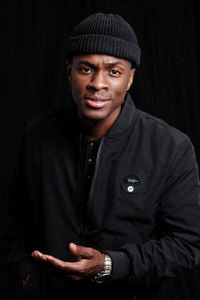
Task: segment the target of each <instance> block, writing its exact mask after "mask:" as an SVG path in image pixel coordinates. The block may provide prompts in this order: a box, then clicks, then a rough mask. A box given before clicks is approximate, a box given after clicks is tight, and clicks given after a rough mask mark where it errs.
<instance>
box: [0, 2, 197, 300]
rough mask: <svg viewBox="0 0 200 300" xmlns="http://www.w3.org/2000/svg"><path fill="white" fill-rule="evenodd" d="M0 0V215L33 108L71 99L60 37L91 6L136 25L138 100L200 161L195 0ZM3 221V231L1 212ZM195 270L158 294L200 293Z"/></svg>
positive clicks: (135, 94) (178, 296) (35, 110)
mask: <svg viewBox="0 0 200 300" xmlns="http://www.w3.org/2000/svg"><path fill="white" fill-rule="evenodd" d="M0 6H1V7H0V8H1V11H0V14H1V15H0V17H1V18H0V24H1V40H2V43H1V56H0V61H1V70H2V76H3V80H1V82H2V88H1V92H0V95H1V117H0V122H1V126H0V128H1V155H0V159H1V162H0V165H1V168H0V176H1V186H0V193H1V194H0V195H1V202H0V213H1V216H2V214H3V209H4V206H5V202H6V195H7V186H8V184H9V182H10V180H11V178H12V174H13V170H14V166H15V162H16V154H17V149H18V146H19V141H20V136H21V134H22V132H23V129H24V126H25V124H26V123H27V122H28V120H30V119H31V118H32V117H33V116H34V115H35V114H37V113H40V112H45V111H47V110H50V109H52V108H54V107H57V106H62V105H65V104H66V103H68V95H69V93H70V91H69V87H68V85H67V83H66V79H65V64H64V36H65V35H67V34H68V33H69V32H70V31H71V29H72V28H73V27H74V25H75V24H76V23H77V21H79V20H81V19H82V18H84V17H86V16H88V15H89V14H91V13H93V12H99V11H101V12H109V13H110V12H112V13H117V14H120V15H121V16H122V17H124V18H125V19H126V20H127V21H128V22H129V23H130V24H131V25H132V26H133V27H134V29H135V31H136V33H137V36H138V40H139V43H140V46H141V49H142V57H141V66H140V67H139V69H138V70H137V72H136V75H135V81H134V84H133V87H132V89H131V94H132V95H133V98H134V100H135V103H136V105H137V106H138V108H140V109H143V110H145V111H147V112H149V113H151V114H153V115H155V116H157V117H160V118H162V119H164V120H165V121H167V122H168V123H170V124H171V125H173V126H175V127H177V128H179V129H180V130H181V131H183V132H185V133H186V134H187V135H189V136H190V138H191V140H192V142H193V144H194V147H195V150H196V154H197V160H198V163H199V164H200V139H199V127H200V103H199V98H200V84H199V83H200V82H199V81H200V60H199V53H200V43H199V36H200V2H199V1H198V0H196V1H195V0H190V1H183V0H182V1H178V0H176V1H171V0H168V1H167V0H166V1H165V0H163V1H159V0H157V1H156V0H146V1H145V0H135V1H134V0H132V1H119V0H115V1H108V0H101V1H97V0H88V1H79V0H71V1H67V0H66V1H48V0H24V1H21V0H7V2H6V3H3V2H1V4H0ZM161 142H162V141H161ZM0 222H1V224H0V225H1V226H0V231H1V233H3V231H4V230H3V226H4V225H3V221H2V217H1V221H0ZM4 252H5V249H4V244H2V247H1V248H0V254H1V263H0V267H1V278H0V279H1V280H0V282H1V283H3V284H2V288H3V290H4V289H5V290H6V291H7V278H6V276H5V274H6V273H5V262H4V260H5V259H4V256H5V253H4ZM199 275H200V271H199V270H198V268H197V270H194V271H192V272H189V273H188V274H185V275H184V276H183V277H181V278H180V279H176V280H169V281H168V284H167V287H166V286H162V287H161V288H160V290H159V295H158V299H182V300H183V299H193V300H194V299H200V287H199V283H198V280H199V279H198V277H200V276H199ZM183 285H184V288H183ZM170 293H171V295H176V297H175V298H173V297H174V296H170ZM5 299H7V298H5ZM12 299H14V297H13V298H12Z"/></svg>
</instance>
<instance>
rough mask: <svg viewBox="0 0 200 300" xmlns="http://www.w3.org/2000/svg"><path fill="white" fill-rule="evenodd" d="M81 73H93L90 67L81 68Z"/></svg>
mask: <svg viewBox="0 0 200 300" xmlns="http://www.w3.org/2000/svg"><path fill="white" fill-rule="evenodd" d="M79 71H80V72H81V73H82V74H89V73H92V69H91V68H89V67H80V68H79Z"/></svg>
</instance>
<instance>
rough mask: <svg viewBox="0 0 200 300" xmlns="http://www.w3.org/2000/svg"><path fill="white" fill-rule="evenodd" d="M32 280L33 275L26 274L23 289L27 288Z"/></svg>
mask: <svg viewBox="0 0 200 300" xmlns="http://www.w3.org/2000/svg"><path fill="white" fill-rule="evenodd" d="M30 278H31V273H28V274H26V276H25V277H24V279H23V280H22V287H23V288H25V287H26V286H27V284H28V282H29V280H30Z"/></svg>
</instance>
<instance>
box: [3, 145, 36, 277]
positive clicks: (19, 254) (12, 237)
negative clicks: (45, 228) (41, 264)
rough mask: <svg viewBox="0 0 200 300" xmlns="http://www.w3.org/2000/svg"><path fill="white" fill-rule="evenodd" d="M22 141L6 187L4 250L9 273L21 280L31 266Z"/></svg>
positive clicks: (28, 212)
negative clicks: (8, 184)
mask: <svg viewBox="0 0 200 300" xmlns="http://www.w3.org/2000/svg"><path fill="white" fill-rule="evenodd" d="M23 144H24V142H23V143H22V146H21V149H20V151H19V159H18V162H17V166H16V169H15V173H14V176H13V180H12V183H11V185H10V187H9V189H8V200H7V203H6V211H5V221H6V233H5V238H6V252H7V257H6V260H7V264H8V268H9V269H11V274H13V275H14V276H17V278H18V279H19V280H20V281H21V280H22V279H23V278H24V276H25V275H26V274H27V273H30V272H31V270H32V267H33V259H32V257H31V252H32V248H31V244H30V243H31V237H32V233H31V228H30V227H29V224H30V223H31V222H29V220H30V219H31V215H30V211H31V209H30V207H29V204H28V203H29V201H27V200H28V197H29V195H28V187H27V183H26V176H25V163H24V161H25V153H24V149H23V148H24V146H23Z"/></svg>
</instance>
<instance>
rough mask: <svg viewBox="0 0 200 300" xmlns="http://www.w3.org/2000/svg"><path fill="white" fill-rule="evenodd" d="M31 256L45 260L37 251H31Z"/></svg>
mask: <svg viewBox="0 0 200 300" xmlns="http://www.w3.org/2000/svg"><path fill="white" fill-rule="evenodd" d="M31 256H32V257H33V258H36V259H41V260H47V259H46V255H45V254H43V253H42V252H40V251H38V250H35V251H33V252H32V254H31Z"/></svg>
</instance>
